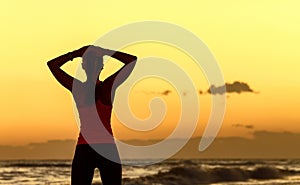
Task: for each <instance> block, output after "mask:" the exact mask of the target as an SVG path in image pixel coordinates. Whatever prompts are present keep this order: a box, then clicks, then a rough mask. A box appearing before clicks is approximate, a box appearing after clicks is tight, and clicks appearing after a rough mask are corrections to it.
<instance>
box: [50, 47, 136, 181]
mask: <svg viewBox="0 0 300 185" xmlns="http://www.w3.org/2000/svg"><path fill="white" fill-rule="evenodd" d="M104 55H108V56H111V57H113V58H115V59H118V60H119V61H121V62H123V63H124V64H125V65H124V66H123V68H124V67H125V66H129V67H126V70H124V71H125V72H124V71H122V73H120V71H121V69H122V68H121V69H120V70H119V71H117V72H116V73H115V74H113V75H112V76H110V77H108V78H107V79H105V80H104V81H103V82H101V81H99V74H100V73H101V70H102V69H103V56H104ZM76 57H82V69H83V70H84V71H85V73H86V76H87V80H86V81H85V82H81V81H79V80H78V79H76V78H73V77H71V76H70V75H68V74H67V73H66V72H65V71H63V70H62V69H61V66H62V65H63V64H65V63H66V62H68V61H70V60H72V59H73V58H76ZM136 59H137V57H135V56H132V55H129V54H126V53H122V52H119V51H112V50H108V49H103V48H101V47H96V46H85V47H82V48H80V49H78V50H75V51H73V52H69V53H67V54H64V55H62V56H59V57H57V58H55V59H53V60H51V61H49V62H48V63H47V64H48V67H49V68H50V70H51V72H52V74H53V75H54V77H55V78H56V79H57V81H58V82H59V83H60V84H61V85H63V86H64V87H65V88H67V89H68V90H69V91H71V92H72V95H73V98H74V100H75V103H76V106H77V110H78V113H79V118H80V123H81V124H80V133H79V137H78V141H77V146H76V150H75V154H74V158H73V161H72V172H71V184H72V185H76V184H78V185H79V184H80V185H87V184H91V183H92V180H93V176H94V170H95V168H98V169H99V171H100V175H101V180H102V184H103V185H121V182H122V167H121V164H120V159H119V154H118V151H117V147H116V145H115V142H114V138H113V133H112V129H111V122H110V118H111V110H112V99H113V96H114V90H113V89H115V86H116V84H117V85H118V84H120V83H122V82H123V81H124V80H125V79H126V78H127V77H128V75H129V74H130V72H131V71H132V69H133V66H134V64H135V61H136ZM128 64H131V65H128ZM119 73H120V74H119ZM118 74H119V76H118V78H117V80H116V81H118V82H115V79H116V77H117V75H118ZM120 76H121V77H120ZM114 82H115V83H114ZM113 84H114V87H113Z"/></svg>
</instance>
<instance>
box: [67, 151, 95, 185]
mask: <svg viewBox="0 0 300 185" xmlns="http://www.w3.org/2000/svg"><path fill="white" fill-rule="evenodd" d="M92 152H93V151H92V149H91V148H90V146H89V145H77V146H76V150H75V154H74V158H73V161H72V171H71V185H90V184H92V181H93V176H94V170H95V161H93V158H92V155H91V154H92Z"/></svg>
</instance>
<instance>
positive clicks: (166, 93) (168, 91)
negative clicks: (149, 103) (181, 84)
mask: <svg viewBox="0 0 300 185" xmlns="http://www.w3.org/2000/svg"><path fill="white" fill-rule="evenodd" d="M169 93H171V91H170V90H165V91H164V92H162V93H161V94H162V95H166V96H168V94H169Z"/></svg>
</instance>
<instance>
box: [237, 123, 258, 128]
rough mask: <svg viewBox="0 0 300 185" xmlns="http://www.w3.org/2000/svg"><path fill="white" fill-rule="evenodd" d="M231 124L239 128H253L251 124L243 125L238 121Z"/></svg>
mask: <svg viewBox="0 0 300 185" xmlns="http://www.w3.org/2000/svg"><path fill="white" fill-rule="evenodd" d="M232 126H233V127H236V128H238V127H241V128H246V129H254V126H253V125H243V124H240V123H237V124H233V125H232Z"/></svg>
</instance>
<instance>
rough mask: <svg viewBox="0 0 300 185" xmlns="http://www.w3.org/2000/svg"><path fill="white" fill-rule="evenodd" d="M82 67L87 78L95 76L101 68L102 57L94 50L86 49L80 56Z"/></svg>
mask: <svg viewBox="0 0 300 185" xmlns="http://www.w3.org/2000/svg"><path fill="white" fill-rule="evenodd" d="M81 65H82V69H83V70H84V71H85V73H86V75H87V77H88V78H90V77H95V78H96V77H97V78H98V76H99V73H100V72H101V70H102V69H103V57H102V56H98V55H97V53H96V52H94V51H87V52H85V53H84V55H83V56H82V64H81Z"/></svg>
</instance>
